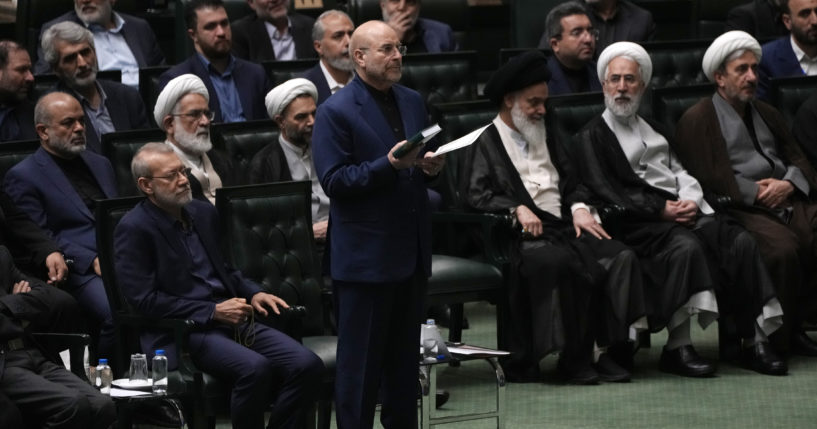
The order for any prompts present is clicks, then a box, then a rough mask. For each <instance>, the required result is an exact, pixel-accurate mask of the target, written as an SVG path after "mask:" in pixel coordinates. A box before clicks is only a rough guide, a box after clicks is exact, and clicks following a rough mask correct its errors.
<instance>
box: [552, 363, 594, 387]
mask: <svg viewBox="0 0 817 429" xmlns="http://www.w3.org/2000/svg"><path fill="white" fill-rule="evenodd" d="M556 368H557V369H558V371H559V373H560V374H561V376H562V380H563V381H564V382H565V383H567V384H576V385H580V386H592V385H596V384H599V373H597V372H596V370H595V369H593V367H592V366H590V365H587V366H579V367H574V368H568V367H567V366H565V365H562V361H559V364H558V365H557V367H556Z"/></svg>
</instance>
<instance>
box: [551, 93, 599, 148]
mask: <svg viewBox="0 0 817 429" xmlns="http://www.w3.org/2000/svg"><path fill="white" fill-rule="evenodd" d="M545 106H546V110H547V114H546V115H545V124H546V125H547V130H548V138H555V139H556V142H557V143H559V144H561V145H564V146H565V147H569V145H570V142H571V141H572V140H573V136H574V135H575V134H576V133H578V132H579V130H581V129H582V128H583V127H584V126H585V125H586V124H587V123H588V122H590V120H591V119H593V118H594V117H595V116H596V115H599V114H601V112H603V111H604V95H603V94H602V93H600V92H588V93H582V94H570V95H559V96H554V97H549V98H548V99H547V102H546V104H545Z"/></svg>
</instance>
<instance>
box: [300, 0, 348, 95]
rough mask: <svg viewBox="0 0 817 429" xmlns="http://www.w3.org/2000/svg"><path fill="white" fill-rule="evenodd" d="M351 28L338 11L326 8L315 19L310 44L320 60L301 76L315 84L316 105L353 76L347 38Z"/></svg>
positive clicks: (345, 16)
mask: <svg viewBox="0 0 817 429" xmlns="http://www.w3.org/2000/svg"><path fill="white" fill-rule="evenodd" d="M354 30H355V25H354V24H353V23H352V19H351V18H349V15H347V14H346V13H344V12H342V11H339V10H327V11H326V12H324V13H322V14H321V15H320V16H319V17H318V19H317V20H315V25H314V26H313V27H312V44H313V45H314V47H315V51H317V52H318V56H319V57H320V58H321V60H320V61H319V62H318V64H316V65H315V67H312V68H311V69H309V70H307V71H306V72H305V73H304V74H303V77H304V78H306V79H309V80H310V81H312V83H314V84H315V87H316V88H317V90H318V99H317V104H318V105H319V106H320V104H321V103H323V102H324V101H326V99H327V98H329V96H330V95H332V94H334V93H336V92H338V91H339V90H340V89H341V88H343V87H344V86H346V85H348V84H349V82H351V81H352V78H354V77H355V65H354V63H353V62H352V58H351V57H349V38H350V37H352V32H353V31H354Z"/></svg>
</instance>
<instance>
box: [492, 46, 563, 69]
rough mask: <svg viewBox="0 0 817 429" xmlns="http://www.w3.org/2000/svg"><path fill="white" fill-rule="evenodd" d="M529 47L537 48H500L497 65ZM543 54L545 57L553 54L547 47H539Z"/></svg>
mask: <svg viewBox="0 0 817 429" xmlns="http://www.w3.org/2000/svg"><path fill="white" fill-rule="evenodd" d="M531 49H538V48H502V49H500V50H499V65H500V66H502V65H505V64H506V63H507V62H508V61H509V60H510V59H511V58H513V57H515V56H517V55H519V54H523V53H525V52H527V51H529V50H531ZM539 50H540V51H542V53H543V54H545V56H546V57H548V58H550V57H551V56H552V55H553V51H551V50H550V49H549V48H547V49H539Z"/></svg>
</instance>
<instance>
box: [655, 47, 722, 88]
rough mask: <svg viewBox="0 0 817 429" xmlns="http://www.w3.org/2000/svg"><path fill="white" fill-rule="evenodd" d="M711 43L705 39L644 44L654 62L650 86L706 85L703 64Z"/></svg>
mask: <svg viewBox="0 0 817 429" xmlns="http://www.w3.org/2000/svg"><path fill="white" fill-rule="evenodd" d="M711 43H712V41H711V40H705V39H704V40H683V41H673V42H645V43H642V46H643V47H644V49H645V50H646V51H647V52H648V53H649V54H650V59H651V60H652V79H650V86H651V87H653V88H663V87H666V86H686V85H695V84H701V83H706V82H707V79H706V76H705V75H704V72H703V69H702V68H701V62H702V61H703V58H704V52H706V49H707V48H708V47H709V45H710V44H711Z"/></svg>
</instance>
